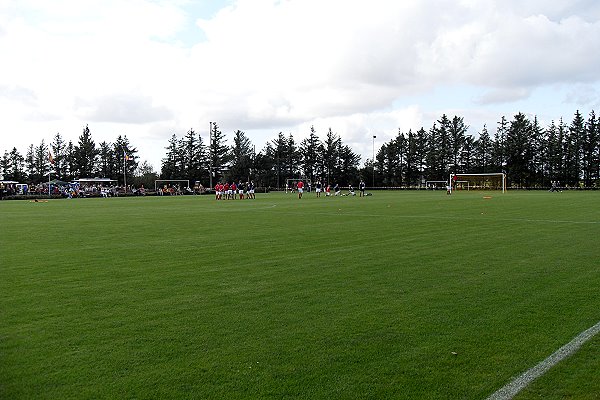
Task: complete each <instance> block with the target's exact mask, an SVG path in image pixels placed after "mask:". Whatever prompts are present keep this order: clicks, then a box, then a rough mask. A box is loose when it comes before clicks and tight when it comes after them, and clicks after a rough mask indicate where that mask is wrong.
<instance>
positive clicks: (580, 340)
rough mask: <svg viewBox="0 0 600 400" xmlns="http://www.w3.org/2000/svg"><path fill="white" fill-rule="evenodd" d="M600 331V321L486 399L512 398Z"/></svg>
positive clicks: (500, 399)
mask: <svg viewBox="0 0 600 400" xmlns="http://www.w3.org/2000/svg"><path fill="white" fill-rule="evenodd" d="M599 332H600V322H598V323H597V324H596V325H594V326H592V327H591V328H589V329H587V330H585V331H583V332H581V333H580V334H579V335H577V336H576V337H575V338H574V339H573V340H571V341H570V342H569V343H567V344H565V345H564V346H562V347H561V348H560V349H558V350H556V351H555V352H554V353H552V355H550V356H549V357H548V358H546V359H545V360H544V361H542V362H540V363H539V364H538V365H536V366H535V367H533V368H530V369H529V370H527V371H525V372H524V373H523V374H521V375H519V376H518V377H516V378H515V379H514V380H513V381H512V382H510V383H509V384H507V385H505V386H504V387H502V388H500V389H498V390H497V391H496V392H495V393H494V394H492V395H491V396H490V397H488V398H487V399H486V400H509V399H512V398H513V397H514V396H515V395H516V394H517V393H519V392H520V391H521V390H523V389H525V388H526V387H527V385H529V384H530V383H531V382H533V381H534V380H535V379H537V378H539V377H540V376H542V375H544V374H545V373H546V372H547V371H548V370H549V369H550V368H552V367H553V366H555V365H556V364H558V363H559V362H560V361H562V360H564V359H565V358H567V357H569V356H570V355H571V354H573V353H575V352H576V351H577V350H578V349H579V348H580V347H581V345H583V344H584V343H585V342H587V341H588V340H590V339H591V338H592V337H594V335H596V334H597V333H599Z"/></svg>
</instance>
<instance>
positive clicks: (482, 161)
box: [474, 125, 494, 173]
mask: <svg viewBox="0 0 600 400" xmlns="http://www.w3.org/2000/svg"><path fill="white" fill-rule="evenodd" d="M492 152H493V149H492V139H491V138H490V133H489V132H488V130H487V126H485V125H483V129H482V130H481V132H480V133H479V138H478V139H477V140H476V141H475V157H474V170H475V172H476V173H488V172H494V171H492V168H493V167H492Z"/></svg>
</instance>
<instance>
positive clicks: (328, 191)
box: [296, 180, 366, 199]
mask: <svg viewBox="0 0 600 400" xmlns="http://www.w3.org/2000/svg"><path fill="white" fill-rule="evenodd" d="M365 188H366V185H365V182H364V181H363V180H361V181H360V183H359V184H358V190H359V196H360V197H363V196H365ZM296 189H297V190H298V198H299V199H301V198H302V194H303V192H304V182H302V181H299V182H298V183H297V184H296ZM323 190H325V196H331V185H326V186H325V188H323V185H322V184H321V182H320V181H317V182H316V183H315V193H316V194H317V197H321V192H322V191H323ZM333 191H334V196H356V193H355V192H354V188H353V187H352V185H348V194H342V188H341V186H340V185H338V184H337V183H336V184H335V186H334V187H333Z"/></svg>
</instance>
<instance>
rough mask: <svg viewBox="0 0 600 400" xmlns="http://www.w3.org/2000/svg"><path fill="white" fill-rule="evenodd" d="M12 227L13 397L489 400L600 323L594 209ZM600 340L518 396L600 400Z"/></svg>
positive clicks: (234, 216)
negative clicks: (515, 378) (581, 333)
mask: <svg viewBox="0 0 600 400" xmlns="http://www.w3.org/2000/svg"><path fill="white" fill-rule="evenodd" d="M484 196H491V198H490V199H484ZM0 225H1V226H0V257H1V258H0V398H2V399H21V398H35V399H69V398H94V399H112V398H136V399H150V398H152V399H154V398H165V399H166V398H176V399H182V398H198V399H249V398H259V399H263V398H265V399H384V398H393V399H484V398H486V397H487V396H489V395H490V394H491V393H493V392H494V391H496V390H497V389H498V388H500V387H502V386H503V385H505V384H506V383H508V382H509V381H510V380H511V378H512V377H514V376H516V375H518V374H520V373H522V372H524V371H525V370H527V369H528V368H530V367H532V366H534V365H535V364H537V363H538V362H540V361H541V360H543V359H545V358H546V357H548V356H549V355H550V354H552V353H553V352H554V351H555V350H557V349H558V348H559V347H561V346H562V345H564V344H566V343H568V342H569V341H570V340H571V339H572V338H573V337H575V336H576V335H578V334H579V333H580V332H582V331H583V330H585V329H587V328H589V327H591V326H593V325H594V324H596V323H597V322H598V321H599V320H600V292H599V291H598V288H599V287H600V268H599V263H600V261H599V260H600V246H599V244H598V238H599V237H600V193H594V192H563V193H547V192H508V193H506V194H502V193H498V192H490V193H483V192H457V193H455V194H454V195H452V196H446V194H445V192H443V191H435V192H431V191H420V192H375V194H374V196H371V197H366V198H359V197H358V196H357V197H341V198H320V199H317V198H315V195H314V194H312V193H310V194H309V193H307V194H305V196H304V198H303V199H302V200H298V199H297V197H296V196H295V195H292V194H283V193H271V194H258V195H257V199H256V200H249V201H239V200H238V201H221V202H216V201H214V199H213V198H212V197H211V196H180V197H163V198H158V197H145V198H111V199H73V200H51V201H49V202H48V203H30V202H19V201H4V202H0ZM599 339H600V338H597V337H596V338H594V339H593V340H592V341H590V342H589V343H587V344H586V345H585V346H583V347H582V349H581V350H580V351H579V352H578V353H577V354H576V355H575V356H573V357H571V358H570V359H568V360H565V361H564V362H562V363H561V364H559V365H558V366H557V367H555V369H553V370H552V371H551V372H550V373H548V375H546V376H544V377H543V378H542V379H540V380H539V381H536V382H535V383H534V385H532V386H531V387H530V388H528V390H526V391H525V392H524V393H522V394H521V395H520V397H519V398H520V399H528V398H538V396H540V395H543V396H544V397H545V398H546V397H547V396H551V395H552V394H556V393H559V395H557V396H556V398H589V399H592V398H597V394H598V393H600V383H599V382H600V380H598V379H597V371H598V370H599V369H600V357H598V343H599ZM595 396H596V397H595Z"/></svg>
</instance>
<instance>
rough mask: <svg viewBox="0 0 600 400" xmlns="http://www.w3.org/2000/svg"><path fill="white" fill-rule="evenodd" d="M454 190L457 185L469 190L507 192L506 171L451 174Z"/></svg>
mask: <svg viewBox="0 0 600 400" xmlns="http://www.w3.org/2000/svg"><path fill="white" fill-rule="evenodd" d="M450 182H452V190H456V188H457V187H460V188H461V189H464V188H465V187H466V189H467V190H473V189H483V190H486V189H487V190H502V193H504V192H506V174H505V173H504V172H491V173H482V174H450Z"/></svg>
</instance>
